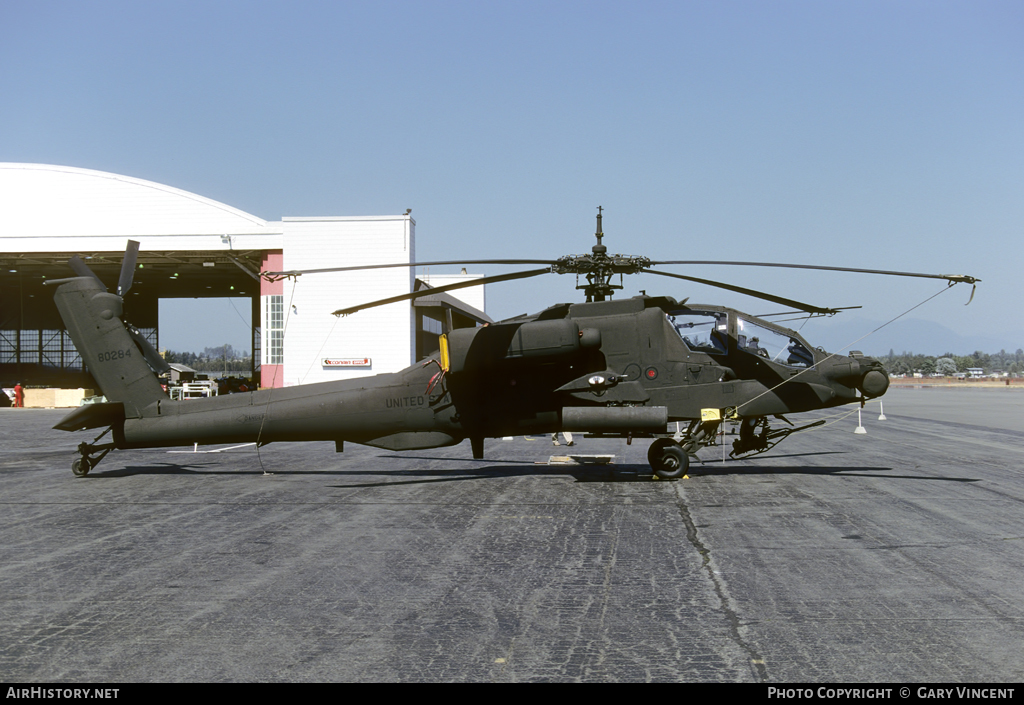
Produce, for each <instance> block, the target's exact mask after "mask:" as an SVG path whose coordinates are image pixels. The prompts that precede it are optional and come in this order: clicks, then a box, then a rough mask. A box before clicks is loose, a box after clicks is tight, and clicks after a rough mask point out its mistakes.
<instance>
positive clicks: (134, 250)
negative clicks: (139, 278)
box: [117, 240, 139, 296]
mask: <svg viewBox="0 0 1024 705" xmlns="http://www.w3.org/2000/svg"><path fill="white" fill-rule="evenodd" d="M138 258H139V243H137V242H136V241H135V240H129V241H128V248H127V249H126V250H125V251H124V261H123V262H122V263H121V277H120V278H119V279H118V280H117V295H118V296H124V295H125V294H127V293H128V290H129V289H131V288H132V282H133V281H134V279H135V262H136V260H138Z"/></svg>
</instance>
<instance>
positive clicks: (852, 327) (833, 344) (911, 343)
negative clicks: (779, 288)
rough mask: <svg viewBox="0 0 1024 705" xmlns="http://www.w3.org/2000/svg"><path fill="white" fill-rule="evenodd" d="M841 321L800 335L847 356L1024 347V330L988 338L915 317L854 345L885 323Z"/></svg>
mask: <svg viewBox="0 0 1024 705" xmlns="http://www.w3.org/2000/svg"><path fill="white" fill-rule="evenodd" d="M838 318H839V317H838V316H837V317H836V318H834V319H829V320H827V321H822V322H817V321H816V322H814V323H815V326H814V328H812V327H811V326H810V325H808V326H807V328H806V329H805V331H801V334H802V335H805V337H807V339H808V342H810V343H812V344H813V345H815V346H821V347H823V348H825V349H826V350H828V351H829V352H840V353H845V352H847V351H848V350H849V349H850V348H851V347H852V349H854V350H860V351H861V352H863V353H864V354H865V355H872V356H880V355H888V354H889V351H890V350H892V351H894V352H895V353H897V354H900V353H904V352H912V353H918V354H921V355H930V356H938V355H942V354H943V353H947V352H951V353H953V354H954V355H969V354H971V353H973V352H974V351H976V350H981V351H982V352H985V353H989V354H991V353H996V352H999V351H1000V350H1006V351H1007V352H1014V351H1015V350H1017V349H1018V348H1024V331H1016V332H1007V331H998V333H999V335H985V336H980V335H963V334H960V333H956V332H955V331H953V330H951V329H950V328H947V327H946V326H944V325H942V324H941V323H936V322H934V321H924V320H920V319H913V318H910V319H901V320H899V321H896V322H895V323H892V324H890V325H888V326H886V327H885V328H883V329H882V330H880V331H878V332H877V333H874V334H873V335H870V336H868V337H867V338H865V339H864V340H862V341H860V342H859V343H854V344H853V345H852V346H851V345H850V343H852V342H853V341H854V340H856V339H857V338H859V337H861V336H862V335H864V334H866V333H869V332H870V331H873V330H874V329H875V328H877V327H878V326H880V325H882V323H883V321H875V320H870V319H866V318H853V317H851V318H849V319H847V320H845V321H840V320H837V319H838ZM789 325H792V324H789Z"/></svg>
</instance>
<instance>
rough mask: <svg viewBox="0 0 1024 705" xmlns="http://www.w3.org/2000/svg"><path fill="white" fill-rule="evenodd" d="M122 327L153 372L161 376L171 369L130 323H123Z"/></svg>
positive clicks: (140, 332)
mask: <svg viewBox="0 0 1024 705" xmlns="http://www.w3.org/2000/svg"><path fill="white" fill-rule="evenodd" d="M124 327H125V329H126V330H127V331H128V335H130V336H131V337H132V340H134V341H135V345H136V346H138V348H139V351H140V352H141V353H142V356H143V357H144V358H145V360H146V362H148V363H149V366H150V367H152V368H153V371H154V372H156V373H157V374H162V373H164V372H167V371H169V370H170V369H171V367H170V365H168V364H167V361H166V360H164V359H163V358H162V357H160V353H158V352H157V351H156V348H154V347H153V346H152V344H150V342H149V341H148V340H146V336H144V335H143V334H142V331H140V330H139V329H138V328H136V327H135V326H133V325H131V324H130V323H125V325H124Z"/></svg>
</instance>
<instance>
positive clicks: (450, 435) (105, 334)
mask: <svg viewBox="0 0 1024 705" xmlns="http://www.w3.org/2000/svg"><path fill="white" fill-rule="evenodd" d="M596 236H597V244H596V245H594V247H593V248H592V250H591V252H590V253H589V254H585V255H570V256H566V257H562V258H559V259H557V260H475V261H459V262H425V263H414V264H409V265H378V266H377V267H390V266H420V265H444V264H539V265H543V267H542V268H539V269H531V270H526V271H521V272H515V273H512V274H502V275H496V276H491V277H484V278H482V279H477V280H474V281H472V282H460V283H456V284H450V285H447V286H442V287H437V288H433V289H427V290H424V291H417V292H413V293H409V294H402V295H398V296H394V297H391V298H388V299H384V300H380V301H374V302H371V303H367V304H364V305H362V306H356V307H353V308H351V309H344V310H340V311H337V312H336V313H337V314H339V315H342V314H349V313H354V312H355V311H358V310H361V309H364V308H370V307H373V306H378V305H383V304H388V303H394V302H396V301H405V300H411V299H414V298H417V297H418V296H423V295H429V294H435V293H439V292H444V291H449V290H453V289H457V288H461V287H463V286H470V285H481V284H487V283H493V282H501V281H509V280H514V279H522V278H527V277H532V276H538V275H541V274H546V273H558V274H565V273H571V274H576V275H577V283H578V286H577V288H578V289H582V290H583V291H584V293H585V294H586V302H584V303H576V304H557V305H554V306H551V307H550V308H547V309H545V310H544V311H541V312H540V313H537V314H535V315H531V316H521V317H518V318H513V319H509V320H506V321H501V322H498V323H495V324H491V325H487V326H482V327H477V328H463V329H456V330H451V329H447V330H446V332H445V333H444V334H443V335H442V336H441V338H440V349H439V350H438V351H437V352H436V353H434V354H433V355H431V356H429V357H428V358H427V359H426V360H424V361H420V362H417V363H416V364H414V365H412V366H411V367H408V368H406V369H404V370H402V371H400V372H395V373H391V374H381V375H376V376H373V377H364V378H359V379H349V380H344V381H336V382H323V383H318V384H308V385H300V386H294V387H286V388H283V389H264V390H259V391H253V392H249V393H242V394H232V395H229V396H222V397H214V398H209V399H197V400H190V401H172V400H170V399H169V398H168V396H167V394H166V393H165V392H164V391H163V389H162V387H161V385H160V383H159V381H158V378H157V375H156V373H157V372H160V371H163V370H166V364H165V363H164V362H163V360H162V359H161V358H160V356H159V355H158V354H157V353H156V351H155V350H153V348H152V346H150V345H149V344H148V342H147V341H146V340H145V339H144V338H143V336H142V335H141V334H139V333H138V331H137V330H135V329H134V328H133V327H132V326H130V325H126V324H125V323H124V322H123V319H122V317H123V303H124V299H123V297H124V294H125V293H126V292H127V290H128V288H129V287H130V286H131V283H132V279H133V273H134V270H135V258H136V255H137V251H138V244H137V243H134V242H130V243H129V249H128V251H127V252H126V255H125V259H124V262H123V266H122V271H121V278H120V282H119V284H118V289H117V293H109V292H108V291H107V289H106V287H105V286H104V285H103V283H102V282H101V281H100V280H99V279H98V278H97V277H96V276H95V275H94V274H93V273H92V272H91V271H90V270H89V269H88V267H86V265H85V264H84V263H82V261H81V260H79V259H78V258H73V259H72V262H71V264H72V267H73V269H74V270H75V273H76V274H77V275H78V276H76V277H74V278H69V279H62V280H58V281H51V282H48V283H49V284H53V285H57V290H56V293H55V297H54V298H55V301H56V303H57V306H58V308H59V310H60V314H61V316H62V317H63V319H64V323H65V325H66V326H67V330H68V333H69V334H70V336H71V338H72V340H73V341H74V343H75V346H76V347H77V348H78V351H79V352H80V353H81V355H82V358H83V360H84V361H85V363H86V365H87V366H88V368H89V371H90V372H91V373H92V375H93V377H94V378H95V380H96V382H97V384H98V386H99V388H100V390H101V391H102V392H103V394H104V395H105V397H106V399H107V401H106V402H105V403H100V404H91V405H87V406H83V407H80V408H79V409H76V410H75V411H73V412H71V413H70V414H68V416H67V417H65V418H64V419H63V420H61V422H60V423H59V424H57V426H56V427H55V428H58V429H63V430H67V431H78V430H83V429H95V428H104V427H105V428H106V430H105V431H104V432H103V433H101V434H100V435H99V436H98V437H97V438H95V439H94V440H93V441H92V442H91V443H81V444H80V445H79V447H78V452H79V457H78V458H76V459H75V460H74V462H73V464H72V470H73V471H74V473H75V474H76V475H79V476H84V475H86V474H88V472H89V470H90V469H92V468H93V467H95V466H96V464H97V463H98V462H99V461H100V460H102V458H103V457H104V456H105V455H106V454H107V453H109V452H110V451H111V450H113V449H133V448H155V447H166V446H186V445H193V444H197V443H203V444H207V443H257V444H259V445H264V444H267V443H273V442H279V441H334V442H335V443H336V447H337V449H338V450H339V451H340V450H342V448H343V445H344V443H345V442H349V443H359V444H364V445H369V446H374V447H377V448H385V449H388V450H394V451H401V450H417V449H423V448H436V447H441V446H450V445H454V444H457V443H461V442H462V441H464V440H465V439H469V441H470V443H471V445H472V452H473V457H474V458H482V457H483V454H484V440H485V439H487V438H498V437H503V436H510V435H525V434H549V433H554V432H559V431H584V432H587V433H590V434H595V435H600V436H605V437H615V438H629V439H633V438H649V439H653V442H652V443H651V445H650V449H649V451H648V459H649V461H650V464H651V466H652V468H653V470H654V472H655V473H656V474H657V475H658V476H660V477H663V478H674V477H680V476H682V475H683V474H684V473H685V472H686V470H687V468H688V466H689V462H690V458H691V456H692V457H696V452H697V451H698V450H699V449H700V448H702V447H704V446H707V445H709V444H711V443H713V442H714V438H715V435H716V433H717V431H718V428H719V426H720V424H721V423H722V422H723V420H725V419H733V420H736V421H738V422H739V424H740V433H739V438H738V439H737V440H736V441H735V442H734V444H733V451H732V453H733V455H734V456H740V455H746V454H752V453H758V452H763V451H765V450H767V449H769V448H771V447H772V446H774V445H775V444H776V443H778V442H779V441H781V440H782V439H783V438H785V437H786V436H788V435H789V434H791V433H793V432H795V431H799V430H803V429H806V428H809V427H811V426H815V425H818V424H819V423H823V421H818V422H815V423H810V424H807V425H805V426H801V427H793V426H792V425H789V426H783V427H780V428H772V426H771V422H770V421H769V419H778V420H781V421H782V422H785V423H789V421H788V419H786V418H785V416H786V415H788V414H796V413H800V412H806V411H813V410H817V409H825V408H830V407H836V406H840V405H843V404H851V403H860V404H863V403H864V401H865V400H866V399H871V398H875V397H879V396H881V395H883V394H884V393H885V391H886V389H887V388H888V386H889V378H888V375H887V374H886V371H885V370H884V369H883V367H882V365H881V363H879V361H878V360H875V359H873V358H870V357H865V356H863V355H861V354H859V353H856V352H851V354H850V355H849V356H843V355H835V354H829V353H827V352H824V351H823V350H821V349H818V348H815V347H813V346H812V345H811V344H810V343H808V342H807V341H806V340H804V339H803V338H802V337H801V336H800V335H799V334H798V333H796V332H795V331H793V330H789V329H787V328H784V327H782V326H780V325H777V324H776V323H773V322H771V321H768V320H765V319H764V318H759V317H755V316H751V315H748V314H745V313H741V312H739V311H736V310H734V309H731V308H727V307H724V306H717V305H698V304H689V303H687V300H685V299H684V300H683V301H677V300H676V299H673V298H671V297H668V296H646V295H644V296H637V297H633V298H628V299H620V300H612V299H611V295H612V293H613V292H614V290H616V289H621V288H622V285H621V275H624V274H636V273H641V272H643V273H649V274H656V275H661V276H666V277H673V278H677V279H682V280H686V281H691V282H697V283H701V284H706V285H710V286H714V287H718V288H722V289H727V290H730V291H734V292H739V293H742V294H746V295H749V296H753V297H755V298H759V299H762V300H767V301H771V302H773V303H777V304H780V305H783V306H787V307H790V308H792V309H795V310H797V311H802V312H806V313H807V314H808V315H812V316H813V315H828V314H833V313H836V312H837V311H838V309H829V308H822V307H819V306H814V305H811V304H805V303H802V302H799V301H794V300H792V299H787V298H783V297H779V296H774V295H771V294H767V293H765V292H761V291H754V290H751V289H747V288H744V287H738V286H733V285H730V284H725V283H722V282H717V281H711V280H707V279H700V278H696V277H692V276H689V275H683V274H676V273H671V272H664V271H659V270H656V269H652V267H655V266H658V265H691V264H739V265H746V266H771V267H794V268H804V269H825V270H833V271H845V272H865V273H874V274H886V275H895V276H912V277H928V278H935V279H944V280H947V281H948V282H949V283H950V285H953V284H955V283H959V282H965V283H970V284H974V283H975V282H976V281H978V280H977V279H976V278H974V277H970V276H966V275H940V274H934V275H933V274H916V273H911V272H891V271H881V270H864V269H853V268H847V267H815V266H809V265H786V264H774V263H758V262H689V261H652V260H649V259H647V258H645V257H633V256H624V255H609V254H608V252H607V248H606V247H605V246H604V245H603V244H602V237H603V233H602V232H601V215H600V212H599V214H598V216H597V233H596ZM369 268H374V267H351V268H341V269H369ZM320 271H338V270H320ZM307 273H308V272H307ZM299 274H303V272H268V273H264V275H265V276H268V277H283V276H296V275H299ZM614 275H620V283H619V284H614V283H612V282H613V277H614ZM580 276H583V277H584V279H585V280H586V283H584V284H580V283H579V278H580ZM673 422H678V423H675V424H673V425H675V426H676V427H677V429H678V430H677V431H676V432H675V433H672V432H671V430H670V427H669V424H670V423H673ZM107 433H110V434H111V436H112V438H111V440H109V441H108V442H106V443H100V441H101V440H102V439H103V437H104V436H106V434H107Z"/></svg>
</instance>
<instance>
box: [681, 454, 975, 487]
mask: <svg viewBox="0 0 1024 705" xmlns="http://www.w3.org/2000/svg"><path fill="white" fill-rule="evenodd" d="M773 457H783V456H773ZM892 470H893V468H891V467H870V466H864V465H847V466H843V465H829V466H825V465H817V466H815V465H793V466H788V467H771V466H763V465H762V466H755V465H747V466H739V465H734V466H728V465H727V466H726V467H722V466H721V465H718V466H712V465H705V466H703V467H701V466H698V467H696V468H694V467H693V466H691V467H690V474H691V475H718V476H726V475H735V476H744V475H750V476H754V475H764V476H770V475H818V476H830V475H831V476H836V477H866V478H873V479H886V480H924V481H928V482H980V481H981V480H980V479H979V478H971V477H939V476H937V475H930V476H929V475H894V474H891V473H892Z"/></svg>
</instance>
